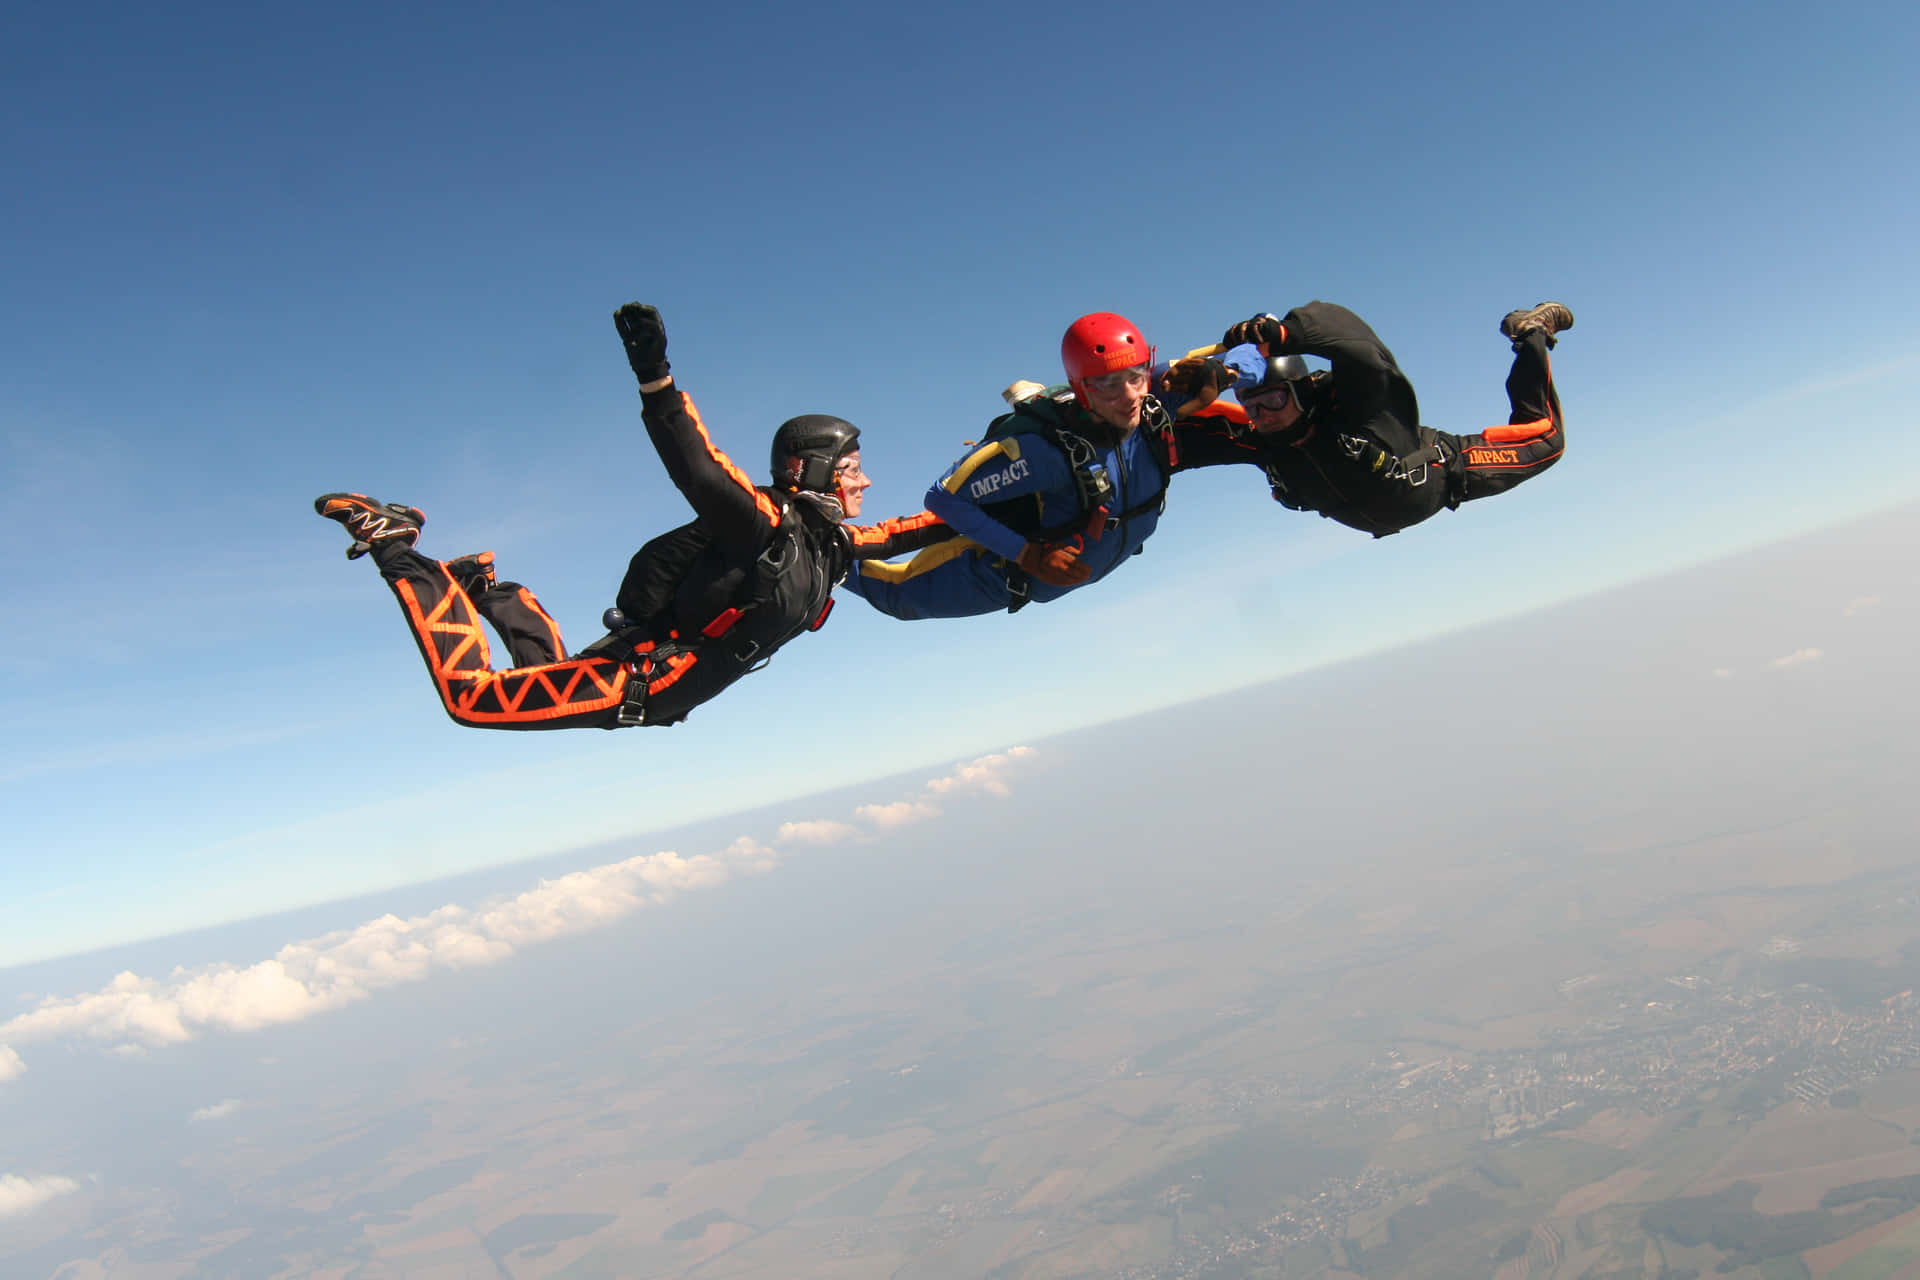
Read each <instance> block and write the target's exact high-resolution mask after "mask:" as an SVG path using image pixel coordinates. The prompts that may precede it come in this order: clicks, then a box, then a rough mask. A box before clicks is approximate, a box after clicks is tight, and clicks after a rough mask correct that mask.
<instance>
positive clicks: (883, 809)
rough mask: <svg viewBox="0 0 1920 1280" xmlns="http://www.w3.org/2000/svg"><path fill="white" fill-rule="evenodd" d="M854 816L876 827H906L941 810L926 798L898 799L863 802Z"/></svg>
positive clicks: (854, 812) (936, 814) (935, 815)
mask: <svg viewBox="0 0 1920 1280" xmlns="http://www.w3.org/2000/svg"><path fill="white" fill-rule="evenodd" d="M853 816H854V817H856V818H859V819H860V820H861V821H862V822H870V823H872V824H873V825H874V826H876V827H881V828H886V827H904V826H906V825H907V824H908V823H912V822H922V821H925V820H926V819H928V818H937V817H939V816H940V810H939V809H938V808H936V807H935V806H933V805H931V804H928V803H927V802H926V801H925V800H896V801H894V802H893V803H892V804H863V805H861V806H860V807H859V808H858V809H855V810H854V811H853Z"/></svg>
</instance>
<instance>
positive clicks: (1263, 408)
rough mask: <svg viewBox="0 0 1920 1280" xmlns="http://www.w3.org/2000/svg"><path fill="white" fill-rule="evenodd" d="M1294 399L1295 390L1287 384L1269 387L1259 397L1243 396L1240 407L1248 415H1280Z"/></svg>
mask: <svg viewBox="0 0 1920 1280" xmlns="http://www.w3.org/2000/svg"><path fill="white" fill-rule="evenodd" d="M1291 399H1293V388H1292V387H1291V386H1289V385H1287V384H1286V383H1284V382H1283V383H1281V384H1280V385H1279V386H1277V387H1268V388H1266V389H1265V390H1263V391H1261V392H1260V394H1259V395H1257V396H1242V397H1241V398H1240V407H1241V408H1242V409H1245V410H1246V411H1247V412H1248V413H1279V412H1280V411H1281V410H1282V409H1284V408H1286V407H1287V402H1288V401H1289V400H1291Z"/></svg>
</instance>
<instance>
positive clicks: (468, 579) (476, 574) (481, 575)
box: [447, 551, 493, 600]
mask: <svg viewBox="0 0 1920 1280" xmlns="http://www.w3.org/2000/svg"><path fill="white" fill-rule="evenodd" d="M447 572H448V573H450V574H452V575H453V580H454V581H455V582H457V583H459V584H460V589H461V590H462V591H464V592H466V593H467V596H468V598H469V599H473V600H477V599H479V598H480V597H481V596H483V595H485V594H486V593H487V592H488V590H490V589H491V588H492V587H493V552H491V551H480V552H476V553H475V554H473V555H470V556H461V557H460V558H459V559H458V560H449V561H447Z"/></svg>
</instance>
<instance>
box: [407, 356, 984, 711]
mask: <svg viewBox="0 0 1920 1280" xmlns="http://www.w3.org/2000/svg"><path fill="white" fill-rule="evenodd" d="M641 399H642V419H643V421H644V422H645V423H646V428H647V435H648V437H649V438H651V439H652V441H653V445H654V448H655V449H656V450H657V451H658V452H659V454H660V460H661V462H663V463H664V464H665V465H666V468H667V474H668V475H669V476H670V477H672V479H673V482H674V484H675V485H676V486H677V487H678V488H679V490H680V492H681V493H682V494H684V495H685V496H686V499H687V501H688V503H689V504H690V505H691V506H692V507H693V509H694V511H695V513H696V515H697V519H695V520H694V522H693V523H692V524H691V525H688V526H682V528H681V529H677V530H675V531H673V533H670V534H666V535H663V536H662V537H660V538H656V539H654V540H653V542H650V543H649V544H648V545H647V547H646V548H644V549H643V550H642V552H641V553H640V554H639V555H637V556H635V557H634V563H633V565H632V566H631V568H630V569H629V571H628V575H627V585H626V586H624V587H623V588H622V592H621V601H622V605H623V607H624V606H625V605H626V604H627V603H628V602H629V598H630V597H632V596H633V595H634V594H635V591H636V588H637V587H638V586H639V585H641V584H645V583H647V582H648V581H649V580H650V579H651V580H653V581H654V583H655V584H656V585H658V584H664V585H665V587H666V590H665V591H664V595H665V597H666V598H665V599H664V600H663V601H662V608H661V609H660V611H659V612H658V613H655V614H653V615H652V616H651V617H649V618H638V617H636V618H634V619H633V621H634V622H635V623H651V624H652V625H651V626H649V627H646V628H644V629H642V628H639V627H636V628H635V629H634V631H633V632H632V633H625V632H623V633H622V641H623V642H622V643H620V644H617V645H610V646H605V647H603V646H599V645H596V646H593V647H592V648H590V649H589V650H587V651H584V652H582V653H580V654H578V655H575V656H573V657H568V656H566V648H565V646H564V644H563V643H562V641H561V638H560V628H559V627H558V626H557V625H555V623H554V621H553V618H552V617H551V616H549V615H548V613H547V611H546V610H545V609H544V608H542V607H541V605H540V602H539V601H538V600H536V599H535V598H534V596H533V593H532V592H530V591H528V590H527V589H526V588H525V587H523V586H521V585H520V584H518V583H514V582H499V583H495V584H493V585H492V586H490V587H489V588H488V589H487V590H485V591H483V592H481V593H480V597H479V598H478V599H472V598H469V597H468V595H467V593H466V591H465V590H463V589H462V588H461V586H460V585H459V583H458V582H456V581H455V580H454V578H453V576H452V575H451V574H450V573H449V572H448V570H447V567H446V566H445V565H443V564H442V563H440V562H439V561H438V560H433V559H430V558H428V557H427V556H424V555H421V554H420V553H419V552H417V551H415V550H413V549H412V548H411V547H402V546H399V545H391V546H388V545H382V544H376V546H375V548H374V551H373V555H374V557H375V560H376V561H377V563H378V564H379V567H380V574H381V576H382V577H383V578H385V579H386V580H387V583H388V585H389V586H390V587H392V588H393V593H394V595H395V596H396V597H397V598H398V599H399V601H400V609H401V612H402V613H403V614H405V616H406V619H407V623H408V626H409V627H410V628H411V629H412V632H413V637H414V640H415V641H416V642H417V643H418V644H419V646H420V653H421V656H422V657H423V658H425V659H426V663H427V669H428V671H429V672H430V673H431V675H432V676H433V681H434V685H435V687H436V688H437V689H438V690H439V693H440V700H441V702H442V704H443V705H444V706H445V707H446V710H447V714H448V715H450V716H452V717H453V719H454V720H455V721H457V722H458V723H460V724H464V725H469V726H473V727H475V728H485V729H579V728H613V727H616V725H619V724H630V723H645V724H673V723H675V722H677V721H680V720H684V719H685V718H686V716H687V713H688V712H689V711H690V710H692V709H693V708H694V707H696V706H698V705H699V704H700V703H702V702H705V701H706V700H707V699H709V698H711V697H713V696H714V695H715V694H717V693H719V692H720V691H721V690H722V689H725V688H726V687H727V686H728V685H730V684H732V683H733V682H734V681H735V680H738V679H739V678H740V677H741V676H743V675H745V674H747V672H749V671H751V670H753V669H754V668H755V667H756V666H758V665H759V664H760V663H761V662H763V661H764V660H765V659H766V657H767V656H768V655H770V654H771V653H773V652H774V650H776V649H778V648H779V647H780V646H781V645H783V644H785V643H786V642H787V641H789V640H791V639H793V638H794V637H795V636H798V635H800V634H801V633H802V632H805V631H807V630H809V629H810V628H815V627H818V626H819V625H820V623H822V622H823V621H825V616H826V610H827V607H828V602H829V598H830V596H831V593H832V591H833V588H834V586H835V584H837V583H838V582H839V581H840V580H841V579H842V578H844V577H845V576H846V573H847V570H848V569H849V568H851V567H852V564H853V561H854V560H856V559H866V558H869V557H876V558H885V557H887V556H892V555H898V554H901V553H903V552H907V551H915V550H918V549H920V548H922V547H924V546H927V545H929V544H931V543H933V542H936V541H939V540H940V539H942V538H946V537H950V536H951V531H950V530H948V529H947V527H946V526H945V525H944V524H941V523H940V521H939V520H938V519H936V518H935V517H934V516H932V515H931V514H929V513H927V512H924V511H923V512H920V513H919V514H917V515H913V516H908V517H905V518H902V519H897V520H889V521H885V522H884V523H882V524H879V525H870V526H859V525H843V524H841V523H840V522H839V521H838V520H836V519H834V518H833V516H832V514H831V509H830V508H828V504H823V503H819V502H816V501H813V500H812V497H813V496H812V495H807V494H801V495H790V494H785V493H779V492H775V491H772V490H769V489H762V488H759V487H756V486H755V485H754V484H753V482H752V481H751V480H749V479H748V478H747V476H746V475H745V474H744V473H743V472H742V471H741V470H740V468H739V467H737V466H735V465H734V463H733V461H732V460H731V459H729V458H728V457H727V455H726V454H724V453H722V452H721V451H720V450H719V448H718V447H716V446H715V445H714V443H713V440H712V439H711V438H710V437H709V436H708V435H707V429H706V425H705V424H704V423H703V422H702V421H701V420H700V414H699V411H698V410H697V409H695V408H694V406H693V402H692V401H691V400H690V399H688V398H687V396H686V395H685V394H684V393H683V392H681V391H680V390H679V389H678V388H677V387H674V386H672V385H671V384H669V385H668V386H666V387H665V388H662V389H661V390H658V391H653V392H648V393H646V394H645V395H643V396H642V398H641ZM823 508H824V509H823ZM675 556H678V557H679V563H667V561H668V560H669V559H670V558H671V557H675ZM483 618H484V619H485V620H486V621H488V622H490V623H492V624H493V627H494V629H495V630H496V631H498V632H499V633H500V635H501V637H502V638H503V639H505V640H506V642H507V646H508V650H509V652H510V654H511V656H512V660H513V664H514V665H513V668H512V669H511V670H507V671H494V670H493V669H492V662H491V658H490V655H489V651H488V645H487V637H486V632H485V631H484V630H483V629H482V627H481V625H480V624H481V620H482V619H483Z"/></svg>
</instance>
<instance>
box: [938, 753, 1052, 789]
mask: <svg viewBox="0 0 1920 1280" xmlns="http://www.w3.org/2000/svg"><path fill="white" fill-rule="evenodd" d="M1033 754H1034V750H1033V748H1032V747H1010V748H1008V749H1007V750H1005V751H1002V752H999V753H997V754H994V755H990V756H981V757H980V758H979V759H978V760H974V761H971V762H969V763H967V764H963V765H961V766H960V767H959V768H958V769H956V770H954V771H953V772H952V773H951V774H949V775H947V776H946V777H944V778H935V779H933V780H932V781H931V782H929V783H927V790H928V791H930V792H932V793H933V794H934V795H945V794H946V793H947V792H949V791H974V790H978V791H985V792H987V793H988V794H989V795H996V796H1004V795H1006V794H1007V784H1006V782H1005V781H1004V779H1003V777H1002V775H1003V774H1005V773H1006V771H1007V767H1008V766H1009V765H1011V764H1012V763H1013V762H1014V761H1015V760H1022V759H1025V758H1026V757H1028V756H1031V755H1033Z"/></svg>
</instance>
